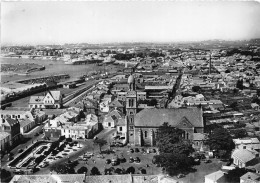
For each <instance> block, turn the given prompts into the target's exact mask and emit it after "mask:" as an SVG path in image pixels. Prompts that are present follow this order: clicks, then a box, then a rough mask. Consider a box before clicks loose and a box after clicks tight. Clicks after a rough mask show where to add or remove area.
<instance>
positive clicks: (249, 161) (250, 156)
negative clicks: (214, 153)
mask: <svg viewBox="0 0 260 183" xmlns="http://www.w3.org/2000/svg"><path fill="white" fill-rule="evenodd" d="M231 158H233V160H234V161H233V163H234V165H236V166H238V167H239V168H245V167H247V166H252V165H255V164H257V163H259V162H260V161H259V160H260V159H259V153H258V152H257V151H254V150H252V151H251V150H248V149H235V150H234V151H233V152H232V155H231Z"/></svg>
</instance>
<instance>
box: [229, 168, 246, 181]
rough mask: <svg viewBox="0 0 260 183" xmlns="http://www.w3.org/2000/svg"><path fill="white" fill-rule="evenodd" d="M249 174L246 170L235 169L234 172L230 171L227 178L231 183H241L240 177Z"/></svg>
mask: <svg viewBox="0 0 260 183" xmlns="http://www.w3.org/2000/svg"><path fill="white" fill-rule="evenodd" d="M247 172H248V170H246V169H245V168H235V169H233V170H230V171H228V174H227V175H226V178H227V180H228V181H229V182H239V181H240V177H241V176H243V175H245V174H246V173H247Z"/></svg>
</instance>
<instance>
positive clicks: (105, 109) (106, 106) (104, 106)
mask: <svg viewBox="0 0 260 183" xmlns="http://www.w3.org/2000/svg"><path fill="white" fill-rule="evenodd" d="M99 109H100V111H101V112H108V111H109V101H108V100H105V101H103V102H101V103H100V104H99Z"/></svg>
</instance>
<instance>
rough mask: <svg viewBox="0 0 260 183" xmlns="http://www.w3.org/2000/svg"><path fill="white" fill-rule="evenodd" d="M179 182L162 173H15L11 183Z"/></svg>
mask: <svg viewBox="0 0 260 183" xmlns="http://www.w3.org/2000/svg"><path fill="white" fill-rule="evenodd" d="M18 182H19V183H29V182H35V183H38V182H41V183H65V182H66V183H101V182H102V183H103V182H104V183H135V182H138V183H167V182H168V183H169V182H171V183H177V181H175V180H174V179H171V178H169V177H166V176H162V175H138V174H137V175H136V174H135V175H132V174H125V175H95V176H87V175H85V174H54V173H53V174H44V175H15V176H14V177H13V178H12V180H11V181H10V183H18Z"/></svg>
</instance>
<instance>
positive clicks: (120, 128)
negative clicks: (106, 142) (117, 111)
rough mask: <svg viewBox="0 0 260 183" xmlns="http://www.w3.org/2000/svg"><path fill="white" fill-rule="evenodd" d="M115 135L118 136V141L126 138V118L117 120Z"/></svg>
mask: <svg viewBox="0 0 260 183" xmlns="http://www.w3.org/2000/svg"><path fill="white" fill-rule="evenodd" d="M116 130H117V135H119V136H120V139H121V138H122V137H124V138H125V140H126V138H127V118H126V117H125V118H119V119H118V122H117V126H116Z"/></svg>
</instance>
